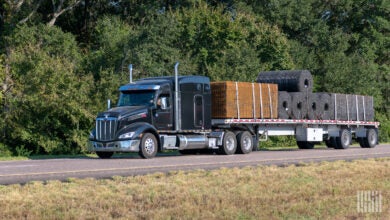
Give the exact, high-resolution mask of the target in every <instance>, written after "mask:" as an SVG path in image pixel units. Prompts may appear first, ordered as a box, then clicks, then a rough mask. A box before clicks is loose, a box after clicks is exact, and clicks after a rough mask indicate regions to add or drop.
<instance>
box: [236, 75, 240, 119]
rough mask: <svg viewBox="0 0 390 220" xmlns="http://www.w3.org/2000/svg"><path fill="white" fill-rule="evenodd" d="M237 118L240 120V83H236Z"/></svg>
mask: <svg viewBox="0 0 390 220" xmlns="http://www.w3.org/2000/svg"><path fill="white" fill-rule="evenodd" d="M236 100H237V101H236V104H237V118H238V119H240V102H239V100H238V83H237V82H236Z"/></svg>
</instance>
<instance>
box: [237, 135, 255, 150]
mask: <svg viewBox="0 0 390 220" xmlns="http://www.w3.org/2000/svg"><path fill="white" fill-rule="evenodd" d="M237 143H238V147H237V152H238V153H240V154H249V153H250V152H251V151H252V149H253V138H252V135H251V134H250V133H249V132H247V131H244V132H240V133H238V135H237Z"/></svg>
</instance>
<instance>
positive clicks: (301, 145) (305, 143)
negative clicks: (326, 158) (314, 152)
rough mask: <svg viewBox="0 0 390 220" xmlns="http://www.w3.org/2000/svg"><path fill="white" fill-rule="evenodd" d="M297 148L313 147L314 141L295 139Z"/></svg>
mask: <svg viewBox="0 0 390 220" xmlns="http://www.w3.org/2000/svg"><path fill="white" fill-rule="evenodd" d="M297 145H298V148H299V149H313V148H314V143H312V142H308V141H297Z"/></svg>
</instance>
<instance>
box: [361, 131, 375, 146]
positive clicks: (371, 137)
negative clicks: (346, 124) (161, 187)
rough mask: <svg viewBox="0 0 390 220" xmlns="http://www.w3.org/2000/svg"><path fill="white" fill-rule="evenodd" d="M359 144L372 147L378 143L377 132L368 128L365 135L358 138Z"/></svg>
mask: <svg viewBox="0 0 390 220" xmlns="http://www.w3.org/2000/svg"><path fill="white" fill-rule="evenodd" d="M359 143H360V146H361V147H362V148H374V147H375V146H376V144H377V143H378V133H377V131H376V130H375V129H372V128H370V129H368V130H367V136H366V137H365V138H360V140H359Z"/></svg>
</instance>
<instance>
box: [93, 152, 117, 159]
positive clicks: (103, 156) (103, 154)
mask: <svg viewBox="0 0 390 220" xmlns="http://www.w3.org/2000/svg"><path fill="white" fill-rule="evenodd" d="M96 154H97V155H98V157H99V158H101V159H110V158H111V157H112V155H113V154H114V152H105V151H96Z"/></svg>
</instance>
